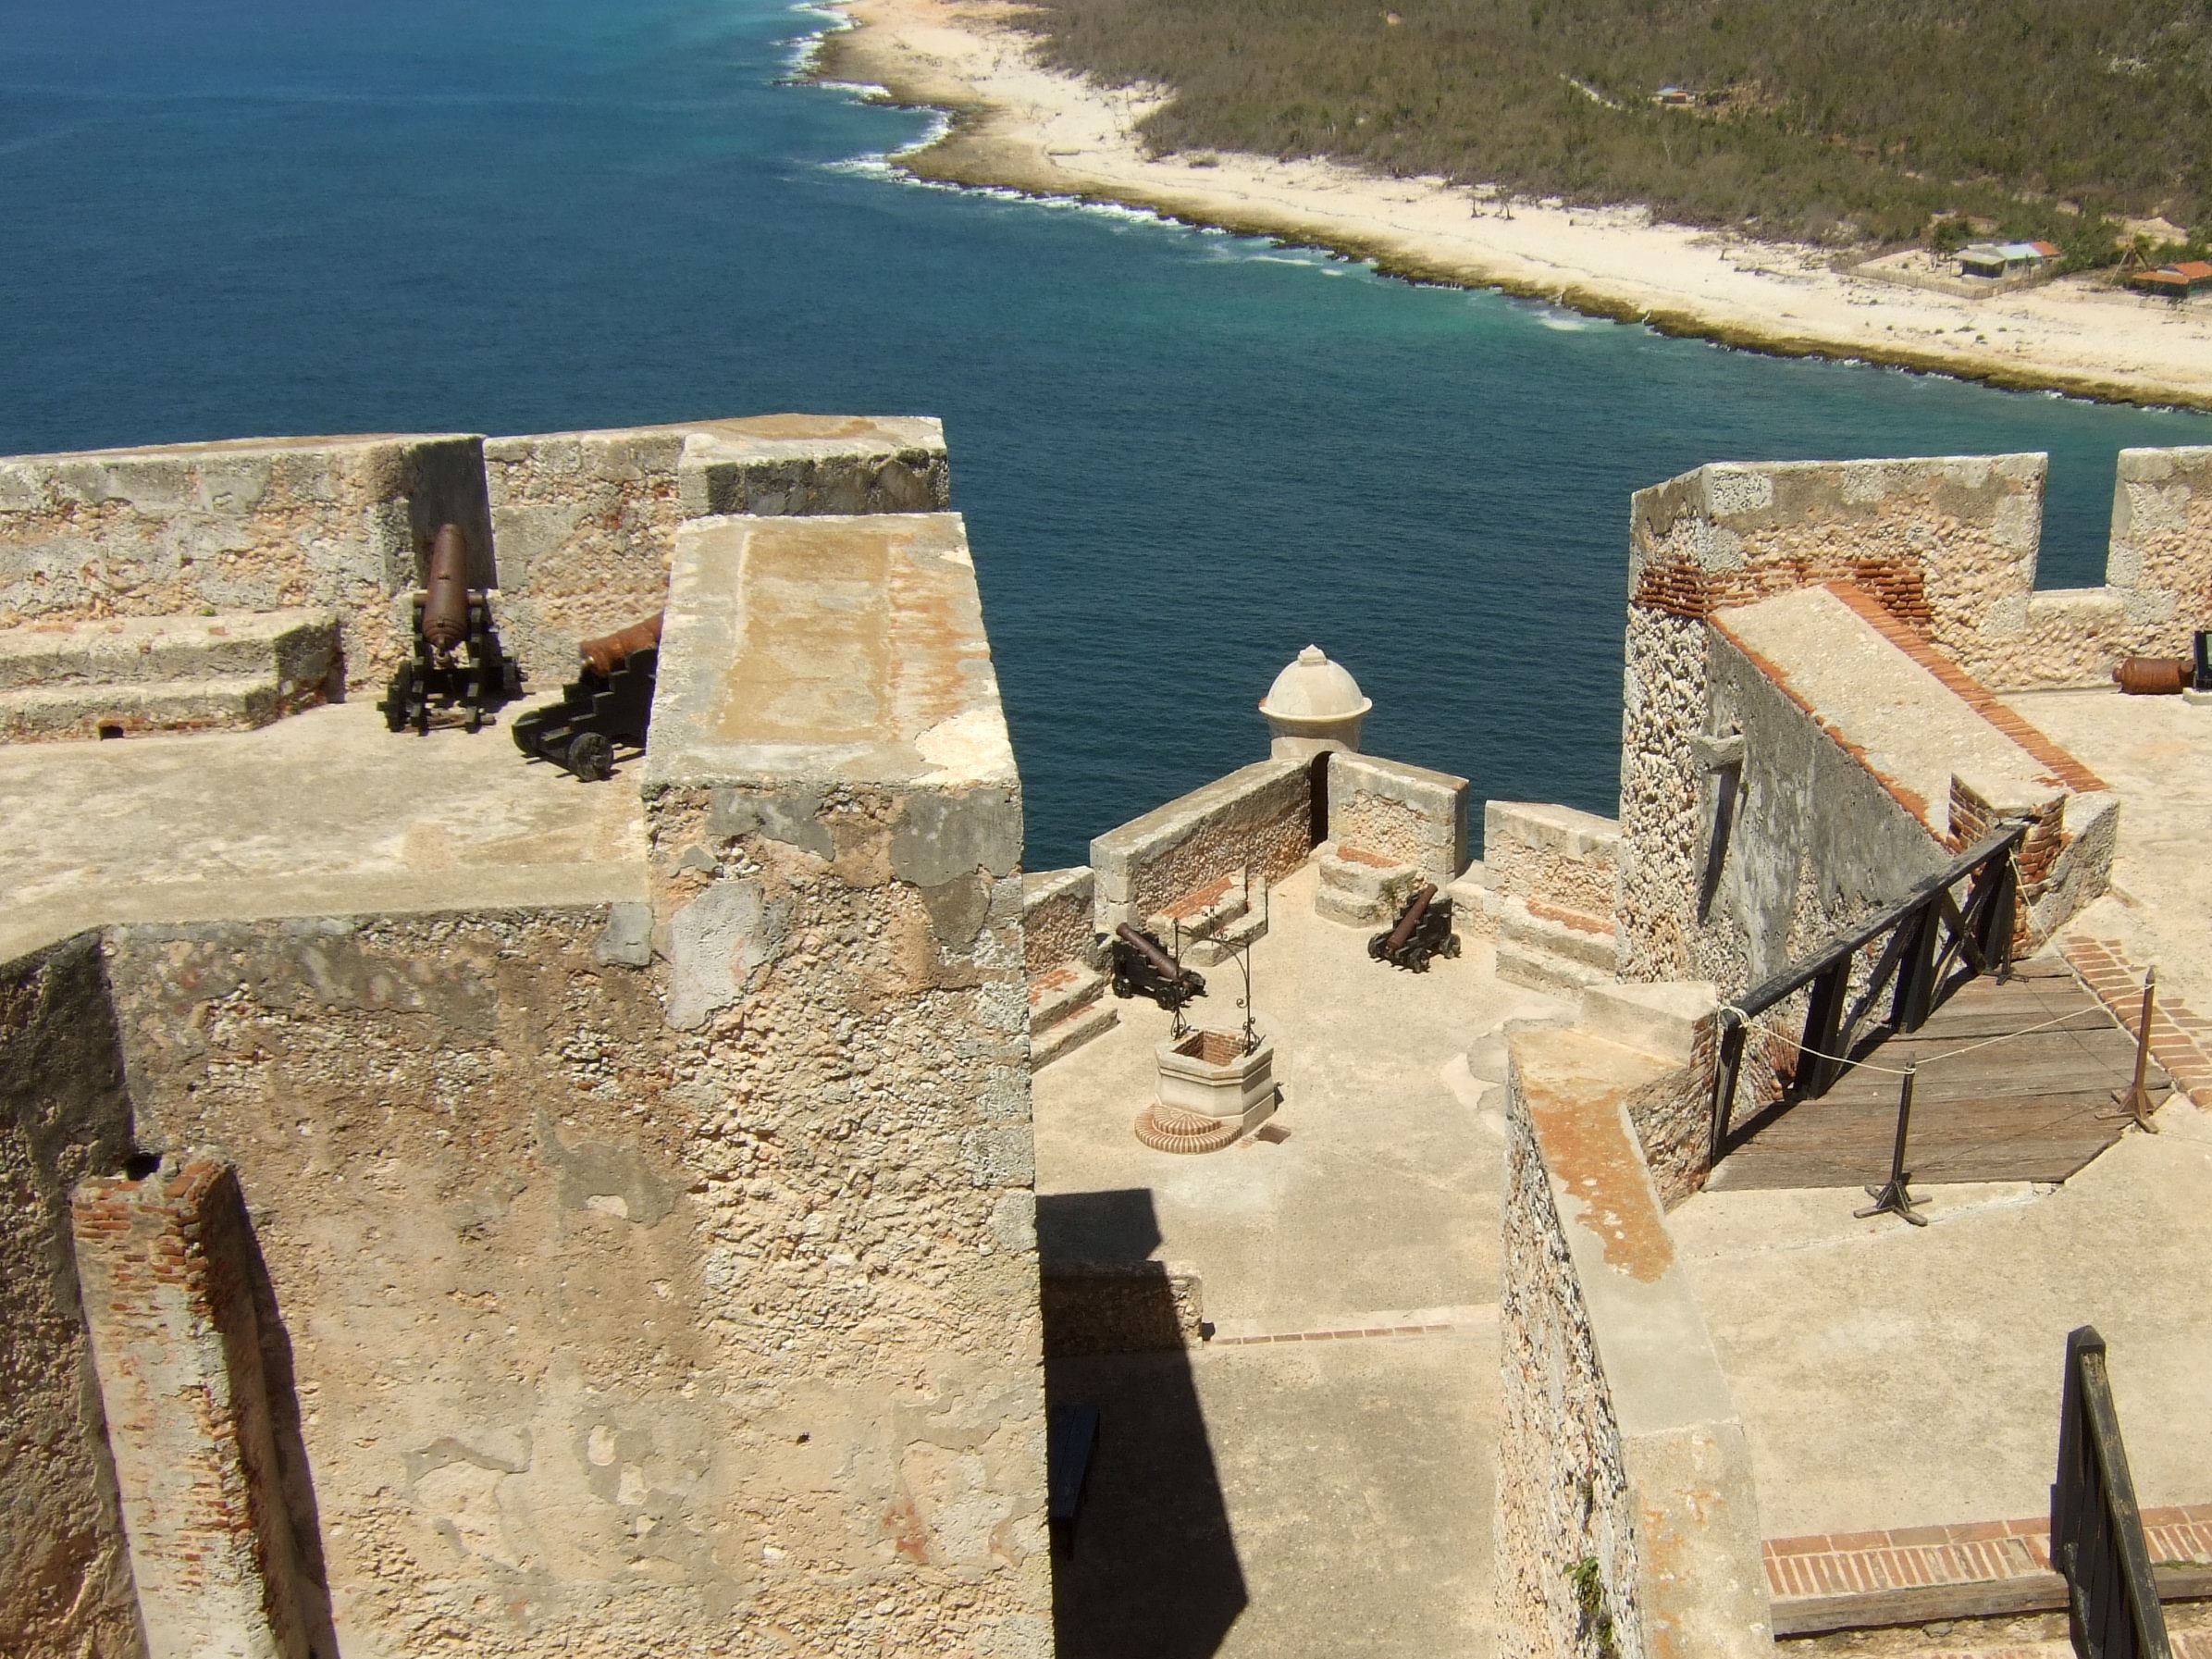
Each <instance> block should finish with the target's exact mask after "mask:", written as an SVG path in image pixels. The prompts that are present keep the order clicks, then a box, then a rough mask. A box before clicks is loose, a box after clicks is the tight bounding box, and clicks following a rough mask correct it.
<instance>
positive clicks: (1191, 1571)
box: [1037, 1188, 1248, 1659]
mask: <svg viewBox="0 0 2212 1659" xmlns="http://www.w3.org/2000/svg"><path fill="white" fill-rule="evenodd" d="M1037 1244H1038V1255H1039V1257H1040V1260H1041V1263H1042V1266H1043V1269H1044V1276H1045V1281H1046V1284H1045V1294H1044V1355H1045V1360H1044V1397H1045V1405H1046V1407H1047V1410H1048V1412H1049V1414H1050V1416H1051V1418H1052V1419H1053V1421H1054V1423H1055V1425H1056V1427H1057V1428H1059V1429H1061V1430H1062V1431H1061V1432H1056V1433H1055V1434H1053V1436H1052V1437H1051V1440H1052V1443H1053V1446H1054V1455H1055V1459H1056V1467H1055V1468H1054V1469H1053V1471H1052V1474H1053V1481H1054V1485H1055V1487H1056V1490H1057V1489H1059V1488H1062V1487H1063V1486H1064V1485H1065V1484H1066V1482H1067V1479H1068V1477H1069V1475H1070V1474H1071V1473H1073V1472H1074V1471H1073V1470H1072V1469H1070V1468H1069V1467H1067V1466H1068V1461H1069V1451H1070V1437H1069V1435H1068V1434H1067V1433H1066V1432H1065V1431H1064V1430H1065V1428H1066V1426H1067V1425H1068V1423H1069V1414H1070V1413H1078V1412H1080V1411H1081V1408H1082V1407H1084V1406H1094V1407H1095V1408H1096V1410H1097V1413H1098V1419H1097V1421H1098V1433H1097V1440H1096V1442H1095V1447H1094V1450H1093V1451H1092V1454H1091V1457H1090V1463H1089V1467H1088V1471H1087V1478H1086V1479H1085V1480H1084V1484H1083V1499H1082V1505H1081V1511H1080V1513H1079V1514H1078V1516H1077V1518H1076V1520H1075V1522H1074V1524H1073V1526H1072V1527H1071V1528H1069V1529H1066V1535H1065V1537H1064V1538H1062V1539H1060V1540H1057V1541H1056V1545H1055V1549H1054V1558H1053V1591H1052V1616H1053V1632H1054V1638H1055V1642H1056V1647H1057V1653H1058V1654H1059V1659H1211V1656H1212V1655H1213V1654H1214V1653H1217V1651H1218V1650H1219V1648H1220V1645H1221V1641H1222V1639H1223V1638H1224V1637H1226V1636H1227V1635H1228V1633H1229V1630H1230V1626H1232V1625H1233V1624H1235V1623H1236V1621H1237V1617H1238V1616H1239V1615H1240V1614H1242V1612H1243V1610H1244V1606H1245V1603H1246V1601H1247V1599H1248V1598H1247V1597H1246V1594H1245V1590H1244V1575H1243V1571H1242V1568H1241V1567H1240V1566H1239V1565H1238V1562H1237V1552H1236V1541H1235V1540H1234V1538H1233V1537H1232V1536H1231V1533H1230V1522H1229V1513H1228V1509H1227V1506H1226V1504H1224V1503H1223V1500H1222V1495H1221V1488H1220V1484H1219V1480H1218V1478H1217V1471H1216V1467H1215V1463H1214V1453H1213V1447H1212V1445H1211V1444H1210V1443H1209V1442H1208V1441H1207V1438H1206V1430H1205V1412H1204V1409H1203V1408H1202V1406H1201V1405H1200V1402H1199V1397H1198V1385H1197V1379H1196V1378H1195V1376H1194V1375H1193V1371H1192V1366H1191V1356H1190V1352H1189V1350H1188V1348H1187V1347H1186V1346H1185V1345H1184V1341H1185V1339H1184V1335H1183V1333H1182V1326H1181V1322H1180V1319H1179V1310H1178V1308H1177V1306H1176V1299H1175V1295H1174V1291H1173V1287H1172V1286H1171V1284H1170V1281H1169V1279H1168V1269H1167V1268H1166V1266H1165V1265H1164V1264H1162V1263H1160V1262H1157V1261H1155V1260H1152V1259H1151V1257H1152V1253H1153V1252H1154V1251H1155V1250H1156V1249H1157V1248H1158V1247H1159V1244H1160V1230H1159V1222H1158V1219H1157V1217H1156V1216H1155V1212H1154V1208H1153V1199H1152V1194H1151V1193H1150V1192H1149V1191H1147V1190H1144V1189H1143V1188H1132V1189H1127V1190H1122V1191H1115V1192H1098V1193H1057V1194H1040V1195H1038V1198H1037ZM1055 1530H1056V1532H1058V1531H1060V1530H1061V1529H1059V1528H1057V1527H1056V1529H1055Z"/></svg>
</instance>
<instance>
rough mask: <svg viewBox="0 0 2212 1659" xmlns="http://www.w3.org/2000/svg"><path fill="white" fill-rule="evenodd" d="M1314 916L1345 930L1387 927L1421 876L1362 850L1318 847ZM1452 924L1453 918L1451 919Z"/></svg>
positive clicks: (1391, 861)
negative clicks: (1319, 848)
mask: <svg viewBox="0 0 2212 1659" xmlns="http://www.w3.org/2000/svg"><path fill="white" fill-rule="evenodd" d="M1316 863H1317V866H1318V868H1319V871H1320V881H1319V885H1317V886H1316V888H1315V889H1314V913H1315V914H1316V915H1317V916H1325V917H1327V918H1328V920H1329V921H1331V922H1342V923H1344V925H1345V926H1347V927H1388V926H1390V924H1391V923H1392V922H1395V921H1397V920H1398V912H1399V911H1400V910H1403V909H1404V908H1405V900H1406V898H1407V896H1408V895H1409V894H1411V893H1412V892H1413V890H1414V889H1415V887H1418V886H1419V885H1421V873H1420V872H1419V871H1418V870H1416V869H1415V868H1414V867H1413V866H1412V865H1411V864H1401V863H1398V862H1396V861H1395V860H1391V859H1388V858H1385V857H1384V856H1383V855H1382V854H1381V853H1378V852H1370V851H1368V850H1367V849H1366V848H1364V847H1343V846H1338V845H1336V844H1334V843H1325V844H1324V845H1323V846H1322V848H1321V853H1320V857H1319V859H1318V860H1316ZM1455 920H1456V918H1455Z"/></svg>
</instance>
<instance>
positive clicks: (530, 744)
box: [514, 613, 661, 784]
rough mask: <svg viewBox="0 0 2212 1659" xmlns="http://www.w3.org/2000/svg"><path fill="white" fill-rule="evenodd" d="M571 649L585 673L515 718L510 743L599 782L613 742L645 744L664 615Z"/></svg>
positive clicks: (609, 764)
mask: <svg viewBox="0 0 2212 1659" xmlns="http://www.w3.org/2000/svg"><path fill="white" fill-rule="evenodd" d="M576 649H577V650H578V651H579V652H580V653H581V655H582V656H583V659H584V671H583V673H582V674H581V675H578V676H577V677H576V678H575V679H573V680H571V681H570V682H569V683H568V685H567V686H566V687H564V688H563V689H562V693H561V700H560V701H559V702H557V703H549V704H547V705H546V706H545V707H544V708H542V709H532V710H531V711H530V712H528V713H527V714H525V715H523V716H522V717H521V718H519V719H518V720H516V721H515V723H514V746H515V747H516V748H517V749H521V750H522V751H523V753H525V754H526V755H535V756H537V757H538V759H539V760H544V761H552V763H553V764H554V765H556V766H562V767H566V768H567V769H568V771H569V772H571V773H573V774H575V776H577V777H579V778H581V779H582V780H583V781H584V782H586V783H587V784H596V783H599V782H601V781H603V780H605V779H606V778H609V777H612V775H613V774H614V746H615V745H616V744H617V743H624V744H627V745H629V746H630V747H631V748H633V749H643V748H644V747H645V733H646V727H647V726H648V725H649V724H650V723H651V721H652V718H653V682H654V679H655V676H656V675H657V673H658V671H659V668H660V665H661V613H654V614H653V615H651V616H649V617H647V618H646V619H645V620H644V621H643V622H634V623H632V624H631V625H629V626H628V627H626V628H623V629H620V630H618V631H617V632H615V633H612V634H602V635H600V636H599V638H597V639H587V640H585V641H584V643H583V644H582V645H580V646H578V647H577V648H576Z"/></svg>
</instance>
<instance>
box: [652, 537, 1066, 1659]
mask: <svg viewBox="0 0 2212 1659" xmlns="http://www.w3.org/2000/svg"><path fill="white" fill-rule="evenodd" d="M645 771H646V776H645V794H646V811H647V829H648V837H649V846H648V860H649V880H650V885H651V889H652V895H653V905H654V914H655V934H656V946H657V958H658V960H657V965H656V977H657V979H658V982H659V984H660V987H661V997H662V1001H663V1007H664V1013H665V1019H666V1021H667V1023H668V1025H669V1026H670V1027H671V1028H672V1030H673V1034H674V1035H673V1038H672V1043H673V1062H672V1070H673V1083H672V1085H671V1094H672V1104H673V1106H674V1107H675V1108H676V1109H677V1110H678V1111H680V1112H682V1113H683V1114H684V1115H685V1116H686V1117H687V1118H689V1119H691V1120H694V1121H696V1122H698V1124H700V1125H701V1128H700V1130H699V1131H698V1133H697V1134H696V1136H695V1138H694V1141H693V1144H692V1147H691V1149H690V1150H689V1151H688V1152H686V1160H687V1162H688V1164H689V1166H690V1169H691V1175H692V1179H693V1181H694V1182H696V1186H695V1190H696V1191H698V1193H699V1194H700V1199H699V1202H700V1207H701V1214H700V1218H699V1236H700V1241H701V1244H702V1247H703V1251H704V1261H703V1264H702V1267H701V1274H702V1278H703V1281H704V1283H705V1284H706V1285H708V1286H711V1287H712V1288H713V1290H714V1293H715V1297H716V1309H715V1310H714V1311H711V1312H710V1313H709V1314H708V1316H707V1317H706V1318H705V1319H704V1320H703V1321H702V1324H703V1340H704V1341H705V1343H707V1346H708V1349H709V1353H710V1358H709V1359H708V1360H707V1361H706V1368H708V1369H710V1370H711V1372H712V1373H713V1374H714V1375H715V1376H716V1378H717V1379H718V1381H717V1387H718V1389H719V1390H720V1391H721V1392H722V1393H723V1395H724V1396H725V1397H733V1398H738V1399H741V1400H742V1402H743V1407H742V1411H743V1430H742V1433H741V1435H740V1437H739V1439H738V1441H737V1442H735V1447H734V1453H733V1455H734V1463H735V1467H733V1471H732V1479H734V1480H735V1482H736V1485H735V1487H734V1490H742V1491H743V1492H744V1493H745V1504H746V1508H747V1512H748V1513H747V1516H746V1517H744V1518H743V1519H742V1520H741V1521H740V1522H739V1523H738V1524H737V1525H736V1527H735V1534H734V1536H733V1537H732V1538H731V1540H730V1548H731V1549H732V1551H733V1552H734V1554H733V1556H732V1558H733V1559H734V1560H742V1561H745V1562H747V1563H748V1564H750V1563H753V1562H761V1563H762V1564H763V1565H761V1566H759V1567H757V1568H756V1567H753V1566H750V1565H748V1567H747V1579H746V1597H745V1601H744V1603H743V1605H742V1609H741V1612H740V1615H739V1616H737V1617H736V1618H735V1621H734V1622H735V1624H736V1625H737V1627H738V1628H739V1629H740V1631H741V1632H742V1631H757V1632H758V1633H759V1639H760V1640H763V1641H765V1640H769V1634H768V1633H769V1632H770V1631H774V1632H776V1636H775V1640H782V1641H790V1642H794V1643H796V1644H797V1646H800V1647H803V1648H807V1649H809V1651H812V1650H820V1651H831V1652H834V1651H839V1650H840V1648H841V1647H842V1646H843V1645H846V1644H848V1642H850V1641H857V1640H859V1638H858V1636H857V1635H854V1634H852V1633H855V1632H862V1631H864V1632H865V1633H866V1636H867V1640H868V1641H869V1642H870V1643H871V1644H873V1645H882V1646H887V1647H894V1648H897V1649H899V1650H900V1651H912V1652H959V1651H974V1652H977V1653H1007V1654H1012V1653H1025V1654H1026V1653H1043V1652H1044V1651H1046V1650H1047V1649H1048V1647H1049V1640H1050V1637H1049V1616H1050V1603H1051V1596H1050V1585H1049V1566H1048V1558H1047V1554H1046V1551H1045V1538H1044V1394H1043V1388H1042V1374H1041V1370H1040V1356H1041V1351H1042V1320H1041V1317H1040V1313H1039V1306H1038V1290H1037V1257H1036V1243H1035V1232H1034V1204H1035V1200H1034V1156H1033V1152H1032V1139H1031V1131H1030V1121H1029V1073H1028V1066H1027V1035H1026V1034H1027V1021H1028V999H1027V995H1026V982H1025V973H1024V953H1023V941H1022V925H1021V911H1022V896H1021V881H1020V876H1019V857H1020V850H1021V807H1020V790H1019V781H1018V779H1017V777H1016V774H1015V771H1014V764H1013V755H1012V749H1011V745H1010V743H1009V742H1008V740H1007V733H1006V727H1005V723H1004V719H1003V716H1002V714H1001V712H1000V710H999V704H998V698H997V687H996V681H995V676H994V675H993V672H992V667H991V661H990V653H989V647H988V644H987V641H986V640H985V638H984V636H983V632H982V617H981V612H980V606H979V601H978V598H977V593H976V587H975V579H974V571H973V566H972V563H971V562H970V557H969V553H968V549H967V542H966V538H965V535H964V533H963V531H962V528H961V526H960V523H959V520H958V518H956V517H954V516H952V515H950V514H884V515H879V516H869V517H811V518H741V517H723V518H712V519H704V520H698V521H695V522H692V523H689V524H686V526H683V527H682V529H681V530H680V531H679V533H678V536H677V539H676V552H675V561H674V567H673V576H672V581H671V588H670V596H669V614H668V624H667V627H666V630H665V632H664V634H663V637H662V645H661V678H660V690H659V697H658V700H657V702H656V707H655V715H654V722H653V731H652V738H651V742H650V745H649V749H648V753H647V758H646V769H645ZM795 1447H800V1448H805V1449H803V1450H794V1449H793V1448H795ZM956 1587H957V1593H948V1592H950V1591H955V1590H956Z"/></svg>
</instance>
